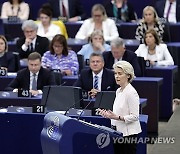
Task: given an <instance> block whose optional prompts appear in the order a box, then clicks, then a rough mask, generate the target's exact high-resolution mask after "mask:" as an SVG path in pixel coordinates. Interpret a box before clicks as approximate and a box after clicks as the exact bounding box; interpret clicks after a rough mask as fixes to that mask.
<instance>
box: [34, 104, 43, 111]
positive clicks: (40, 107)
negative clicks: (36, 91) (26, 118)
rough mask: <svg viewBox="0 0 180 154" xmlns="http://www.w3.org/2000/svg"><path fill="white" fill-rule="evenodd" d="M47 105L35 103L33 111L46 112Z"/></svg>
mask: <svg viewBox="0 0 180 154" xmlns="http://www.w3.org/2000/svg"><path fill="white" fill-rule="evenodd" d="M44 112H45V106H44V105H33V113H44Z"/></svg>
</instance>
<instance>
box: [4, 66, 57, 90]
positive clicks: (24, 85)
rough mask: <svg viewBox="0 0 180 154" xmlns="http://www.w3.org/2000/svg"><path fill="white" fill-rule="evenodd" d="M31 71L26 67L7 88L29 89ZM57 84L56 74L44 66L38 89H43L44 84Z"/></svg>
mask: <svg viewBox="0 0 180 154" xmlns="http://www.w3.org/2000/svg"><path fill="white" fill-rule="evenodd" d="M29 84H30V71H29V69H28V68H24V69H22V70H20V71H19V72H18V73H17V76H16V78H15V79H14V80H13V81H12V82H11V83H10V84H9V85H8V87H7V88H6V90H13V89H15V88H18V89H26V90H29ZM48 85H55V79H54V74H53V72H51V71H50V70H48V69H45V68H42V67H41V69H40V70H39V74H38V79H37V89H38V90H42V89H43V87H44V86H48Z"/></svg>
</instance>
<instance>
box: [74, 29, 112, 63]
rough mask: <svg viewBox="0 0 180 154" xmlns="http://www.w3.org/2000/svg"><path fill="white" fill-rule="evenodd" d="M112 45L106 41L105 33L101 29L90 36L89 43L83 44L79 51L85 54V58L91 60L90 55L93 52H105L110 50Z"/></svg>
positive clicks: (80, 53)
mask: <svg viewBox="0 0 180 154" xmlns="http://www.w3.org/2000/svg"><path fill="white" fill-rule="evenodd" d="M110 50H111V47H110V45H109V44H106V43H105V41H104V37H103V33H102V31H100V30H95V31H93V33H92V34H91V36H90V41H89V43H88V44H86V45H83V46H82V48H81V50H80V51H79V52H78V53H77V54H79V55H83V56H84V60H85V61H87V60H89V57H90V55H91V54H92V53H93V52H100V53H103V52H105V51H110Z"/></svg>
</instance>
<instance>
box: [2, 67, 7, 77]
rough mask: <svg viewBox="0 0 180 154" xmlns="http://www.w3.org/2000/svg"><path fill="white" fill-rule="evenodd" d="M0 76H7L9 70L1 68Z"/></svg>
mask: <svg viewBox="0 0 180 154" xmlns="http://www.w3.org/2000/svg"><path fill="white" fill-rule="evenodd" d="M0 76H7V69H6V68H2V67H0Z"/></svg>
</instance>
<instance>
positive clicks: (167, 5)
mask: <svg viewBox="0 0 180 154" xmlns="http://www.w3.org/2000/svg"><path fill="white" fill-rule="evenodd" d="M155 9H156V11H157V14H158V16H159V17H164V18H165V19H167V21H168V22H172V23H176V22H180V0H158V1H156V4H155ZM168 10H169V11H168Z"/></svg>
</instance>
